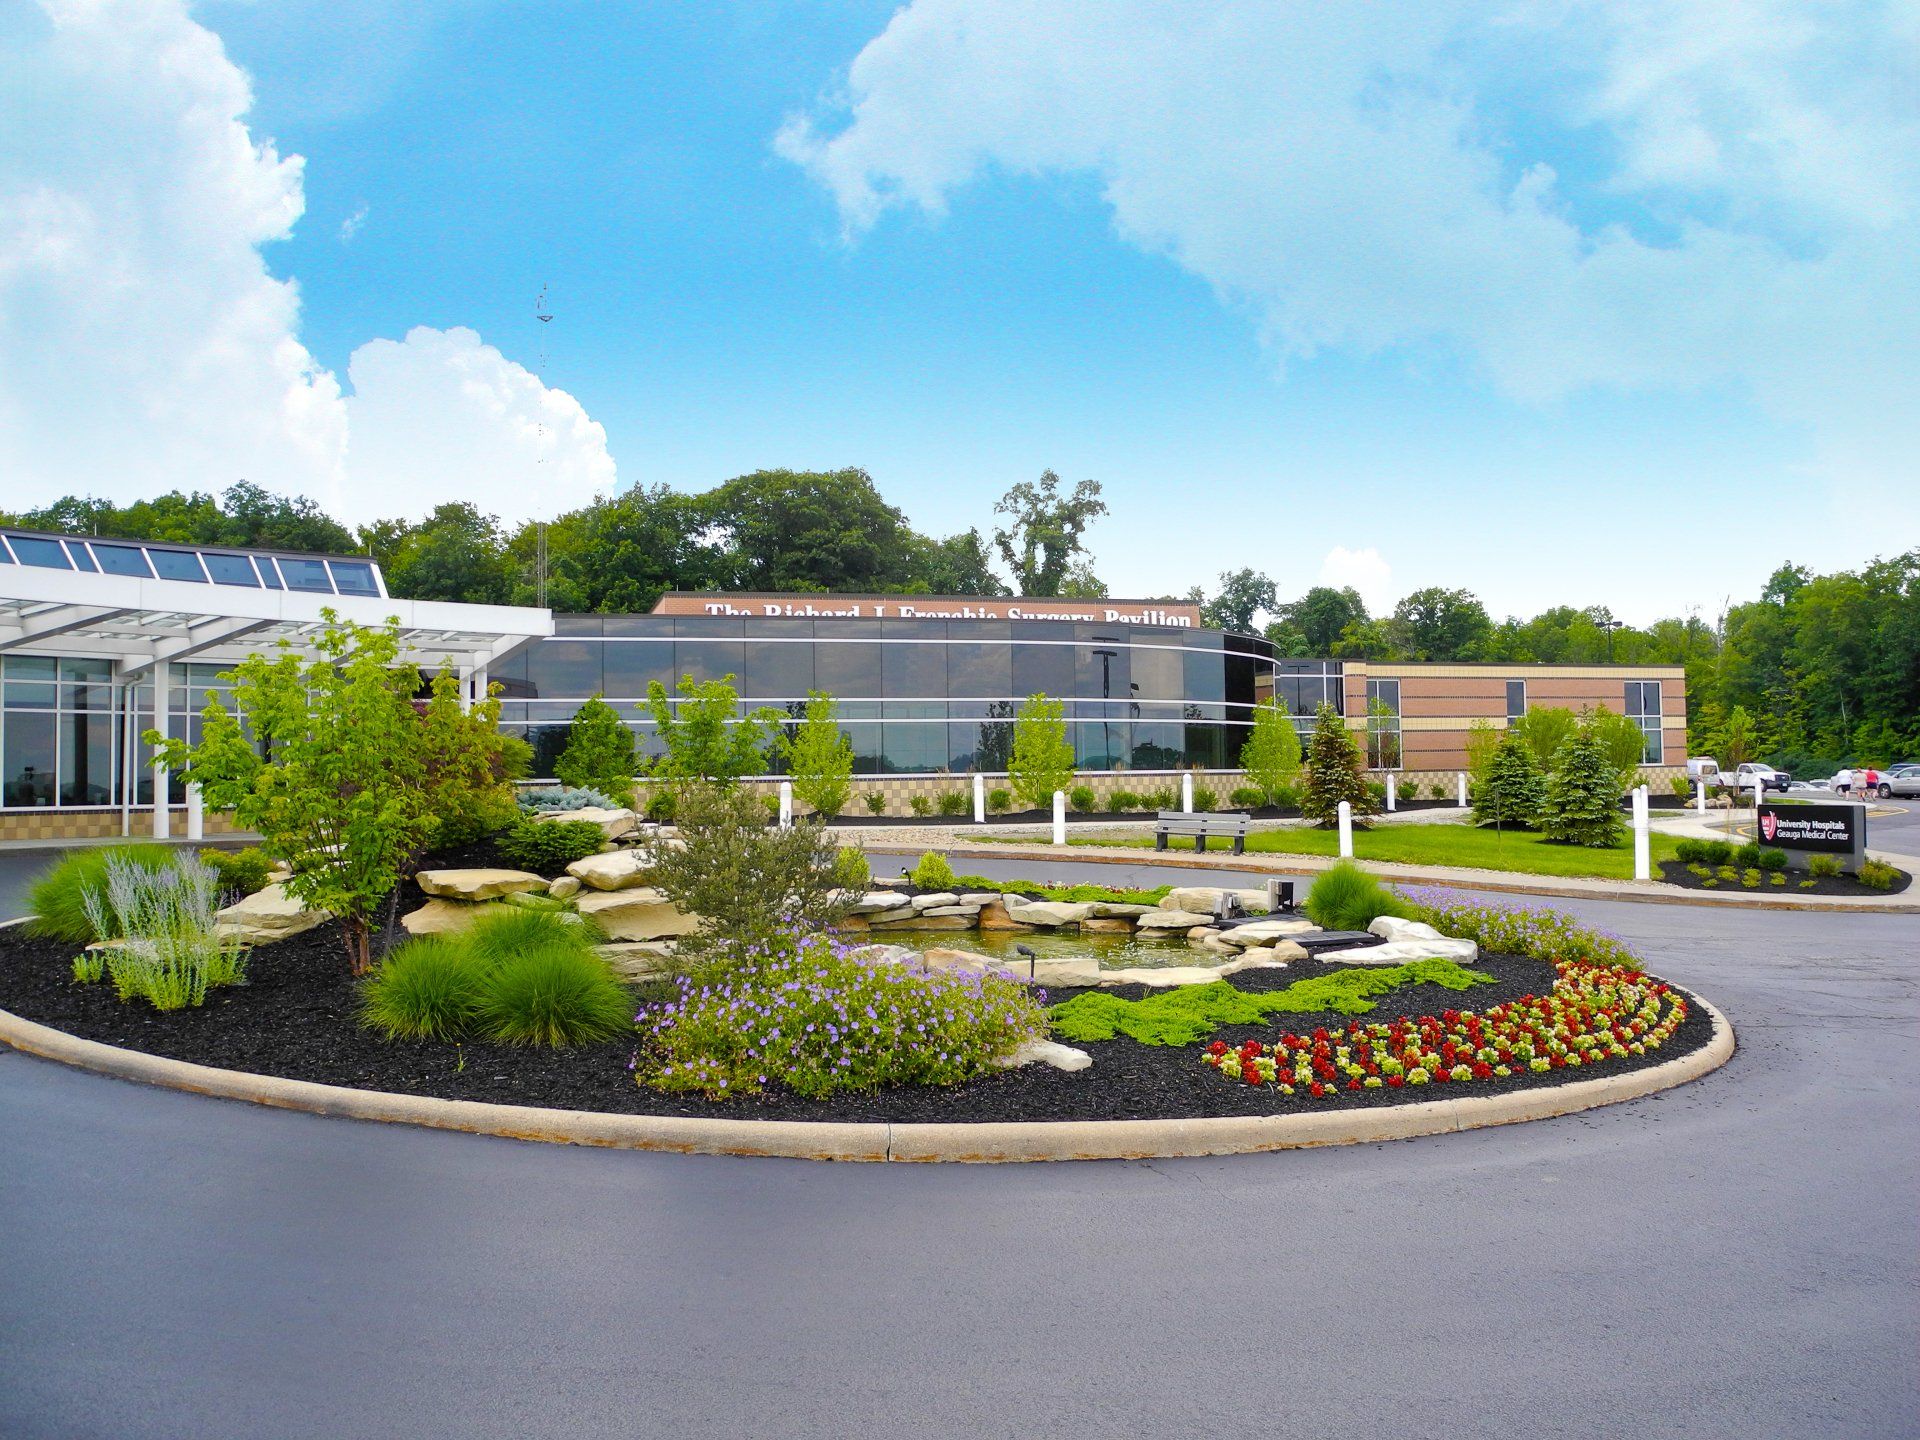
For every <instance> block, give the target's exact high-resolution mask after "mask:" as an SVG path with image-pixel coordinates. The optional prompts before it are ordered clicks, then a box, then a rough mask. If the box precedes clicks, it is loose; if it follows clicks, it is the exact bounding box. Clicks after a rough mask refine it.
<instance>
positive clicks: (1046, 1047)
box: [993, 1040, 1093, 1072]
mask: <svg viewBox="0 0 1920 1440" xmlns="http://www.w3.org/2000/svg"><path fill="white" fill-rule="evenodd" d="M993 1063H994V1065H995V1066H996V1067H998V1068H999V1069H1001V1070H1017V1069H1019V1068H1020V1067H1021V1066H1023V1065H1051V1066H1052V1067H1053V1068H1054V1069H1056V1070H1065V1071H1068V1072H1072V1071H1075V1070H1084V1069H1086V1068H1087V1067H1088V1066H1089V1065H1091V1064H1093V1057H1092V1056H1091V1055H1089V1054H1088V1053H1087V1052H1086V1051H1084V1050H1076V1049H1074V1048H1073V1046H1071V1045H1062V1044H1061V1043H1060V1042H1059V1041H1058V1040H1029V1041H1027V1043H1026V1044H1024V1045H1022V1046H1021V1047H1020V1048H1019V1049H1018V1050H1015V1051H1014V1052H1013V1053H1012V1054H1010V1055H1003V1056H1001V1057H1000V1058H999V1059H998V1060H996V1061H994V1062H993Z"/></svg>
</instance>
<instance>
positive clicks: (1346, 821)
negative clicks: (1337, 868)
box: [1340, 800, 1353, 860]
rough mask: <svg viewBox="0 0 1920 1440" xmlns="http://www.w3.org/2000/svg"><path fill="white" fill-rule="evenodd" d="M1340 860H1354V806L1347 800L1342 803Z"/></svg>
mask: <svg viewBox="0 0 1920 1440" xmlns="http://www.w3.org/2000/svg"><path fill="white" fill-rule="evenodd" d="M1340 858H1341V859H1342V860H1351V859H1352V858H1353V806H1351V805H1349V804H1348V803H1347V802H1346V801H1345V800H1342V801H1341V802H1340Z"/></svg>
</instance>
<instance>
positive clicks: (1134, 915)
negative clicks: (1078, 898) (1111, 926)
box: [1081, 900, 1159, 924]
mask: <svg viewBox="0 0 1920 1440" xmlns="http://www.w3.org/2000/svg"><path fill="white" fill-rule="evenodd" d="M1090 904H1091V906H1092V908H1091V909H1089V910H1088V911H1087V919H1088V920H1136V919H1138V918H1139V917H1140V916H1142V915H1145V914H1146V913H1147V912H1148V911H1149V910H1155V909H1158V908H1159V907H1158V906H1155V905H1130V904H1128V903H1127V902H1125V901H1124V900H1094V901H1092V902H1090ZM1081 923H1082V924H1085V923H1086V921H1082V922H1081Z"/></svg>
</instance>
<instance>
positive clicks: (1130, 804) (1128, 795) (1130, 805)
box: [1107, 790, 1141, 811]
mask: <svg viewBox="0 0 1920 1440" xmlns="http://www.w3.org/2000/svg"><path fill="white" fill-rule="evenodd" d="M1107 805H1108V807H1109V808H1110V809H1113V810H1121V811H1125V810H1138V809H1139V808H1140V805H1141V800H1140V797H1139V796H1138V795H1136V794H1134V793H1133V791H1131V790H1116V791H1114V792H1113V793H1112V794H1111V795H1109V796H1107Z"/></svg>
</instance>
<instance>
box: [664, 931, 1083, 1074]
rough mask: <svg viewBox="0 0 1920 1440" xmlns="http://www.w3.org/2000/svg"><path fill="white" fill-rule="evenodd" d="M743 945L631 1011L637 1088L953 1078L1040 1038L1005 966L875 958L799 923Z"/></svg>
mask: <svg viewBox="0 0 1920 1440" xmlns="http://www.w3.org/2000/svg"><path fill="white" fill-rule="evenodd" d="M739 950H740V953H739V954H737V955H736V956H734V957H733V960H734V963H733V964H730V965H728V966H726V967H725V968H721V969H710V970H708V971H706V972H704V973H703V974H700V975H687V976H682V977H681V978H679V979H678V980H677V981H676V982H675V993H674V994H673V995H672V997H671V998H669V999H666V1000H662V1001H659V1002H656V1003H654V1004H650V1005H647V1006H645V1007H644V1008H642V1009H641V1011H640V1013H639V1014H638V1015H636V1016H635V1017H634V1020H635V1024H636V1025H637V1026H638V1028H639V1030H640V1036H641V1039H640V1046H639V1049H638V1050H637V1051H636V1052H635V1054H634V1058H633V1065H632V1069H633V1074H634V1079H635V1080H636V1081H637V1082H638V1083H639V1084H641V1085H644V1086H648V1087H649V1088H652V1089H655V1090H665V1091H679V1092H694V1093H698V1094H702V1095H705V1096H707V1097H708V1098H709V1099H715V1100H720V1099H728V1098H732V1097H734V1096H739V1095H754V1094H759V1093H760V1092H762V1091H764V1090H765V1089H767V1088H768V1087H769V1086H770V1085H779V1086H780V1087H782V1088H784V1089H786V1090H790V1091H792V1092H793V1093H794V1094H797V1095H801V1096H804V1097H806V1098H808V1099H820V1098H822V1097H824V1096H827V1095H830V1094H832V1093H834V1092H835V1091H839V1090H874V1089H877V1088H879V1087H880V1086H883V1085H954V1084H958V1083H959V1082H961V1081H963V1080H968V1079H971V1078H972V1077H974V1076H976V1075H979V1074H981V1073H982V1072H983V1071H985V1070H986V1069H987V1068H988V1067H989V1066H990V1065H991V1064H992V1063H993V1061H994V1060H996V1059H998V1058H1000V1057H1002V1056H1004V1055H1007V1054H1009V1053H1010V1052H1012V1051H1013V1050H1015V1049H1017V1048H1018V1047H1019V1046H1021V1045H1022V1044H1024V1043H1026V1042H1027V1041H1029V1040H1039V1039H1044V1038H1045V1036H1046V1034H1047V1017H1046V1010H1045V1008H1044V1007H1045V996H1044V995H1042V996H1038V997H1036V996H1033V995H1029V994H1028V992H1027V990H1026V987H1024V986H1023V985H1021V984H1020V983H1019V982H1018V981H1016V980H1015V979H1013V978H1012V977H1011V976H1010V975H1007V974H1004V973H998V972H996V973H992V974H985V975H982V974H977V973H971V972H967V971H945V970H928V969H926V968H925V967H924V966H922V965H920V964H919V963H918V962H908V963H903V964H902V963H890V962H886V961H877V960H873V959H869V958H867V957H866V956H864V955H863V954H861V953H860V950H861V947H859V946H853V945H848V944H846V943H844V942H842V941H840V940H838V939H837V938H835V937H834V936H832V935H830V934H824V933H820V932H818V931H809V930H805V929H803V928H801V927H799V926H793V927H790V928H786V929H780V930H776V931H774V932H773V933H772V934H770V935H769V936H767V937H766V938H764V939H760V940H755V941H749V942H744V943H742V944H741V945H740V946H739Z"/></svg>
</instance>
